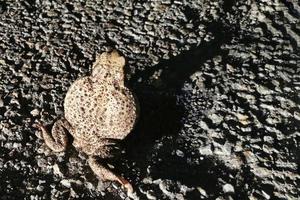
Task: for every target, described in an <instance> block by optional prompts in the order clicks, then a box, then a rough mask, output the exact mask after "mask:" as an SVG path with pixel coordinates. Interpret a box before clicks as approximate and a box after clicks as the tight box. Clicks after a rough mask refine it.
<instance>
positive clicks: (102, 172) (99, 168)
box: [88, 156, 133, 196]
mask: <svg viewBox="0 0 300 200" xmlns="http://www.w3.org/2000/svg"><path fill="white" fill-rule="evenodd" d="M88 163H89V165H90V167H91V169H92V170H93V172H94V173H95V174H96V175H97V176H98V177H99V178H100V179H102V180H104V181H106V180H110V181H117V182H119V183H120V184H121V185H122V186H123V187H124V188H126V190H127V195H128V196H132V194H133V187H132V185H131V184H130V183H129V182H128V181H127V180H126V179H124V178H123V177H121V176H119V175H117V174H115V173H113V172H112V171H111V170H110V169H109V168H108V167H106V166H105V165H106V164H104V163H100V162H98V161H97V160H96V158H95V157H94V156H90V157H89V160H88Z"/></svg>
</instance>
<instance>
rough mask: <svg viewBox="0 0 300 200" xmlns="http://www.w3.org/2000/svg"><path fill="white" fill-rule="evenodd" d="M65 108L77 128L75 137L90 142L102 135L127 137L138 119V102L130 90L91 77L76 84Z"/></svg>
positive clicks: (67, 96)
mask: <svg viewBox="0 0 300 200" xmlns="http://www.w3.org/2000/svg"><path fill="white" fill-rule="evenodd" d="M64 109H65V118H66V119H67V120H68V121H69V123H70V124H71V126H72V127H73V128H74V130H75V132H74V133H73V134H74V138H75V139H80V140H84V141H85V142H87V143H94V142H98V141H99V139H101V138H114V139H123V138H124V137H125V136H126V135H127V134H128V133H129V132H130V131H131V130H132V128H133V126H134V124H135V121H136V118H137V109H136V102H135V99H134V96H133V95H132V93H131V92H130V91H129V89H127V88H125V87H115V86H114V84H112V82H111V81H107V80H106V81H103V80H99V79H94V78H91V77H83V78H81V79H78V80H77V81H75V82H74V83H73V84H72V86H71V87H70V89H69V91H68V93H67V95H66V98H65V102H64Z"/></svg>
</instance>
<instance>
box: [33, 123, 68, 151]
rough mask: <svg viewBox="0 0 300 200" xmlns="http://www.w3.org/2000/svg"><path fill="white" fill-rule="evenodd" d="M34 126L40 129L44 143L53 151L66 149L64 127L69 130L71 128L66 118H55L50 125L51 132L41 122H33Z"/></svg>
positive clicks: (66, 142)
mask: <svg viewBox="0 0 300 200" xmlns="http://www.w3.org/2000/svg"><path fill="white" fill-rule="evenodd" d="M34 127H35V128H39V129H40V130H41V131H42V136H43V138H44V140H45V143H46V145H47V146H48V147H49V148H50V149H51V150H53V151H54V152H61V151H64V150H65V149H66V147H67V144H68V136H67V133H66V130H65V129H67V130H69V129H70V128H71V127H70V124H69V123H68V122H67V120H65V119H60V120H57V121H56V122H55V123H54V125H53V127H52V131H51V134H50V133H49V132H48V131H47V129H46V127H45V126H43V125H42V124H41V123H38V124H35V125H34Z"/></svg>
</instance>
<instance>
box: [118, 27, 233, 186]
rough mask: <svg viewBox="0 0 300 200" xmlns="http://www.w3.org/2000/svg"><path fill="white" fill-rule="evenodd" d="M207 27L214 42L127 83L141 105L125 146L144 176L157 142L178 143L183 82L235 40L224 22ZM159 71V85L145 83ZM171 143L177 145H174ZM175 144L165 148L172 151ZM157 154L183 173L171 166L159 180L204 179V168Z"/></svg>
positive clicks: (159, 174) (140, 73)
mask: <svg viewBox="0 0 300 200" xmlns="http://www.w3.org/2000/svg"><path fill="white" fill-rule="evenodd" d="M207 27H208V31H209V32H210V33H212V34H213V36H214V38H215V39H213V40H212V41H210V42H203V43H202V44H200V45H199V46H198V47H195V48H193V49H191V50H189V51H187V52H185V53H182V54H181V55H179V56H177V57H173V58H171V59H169V60H163V61H161V62H160V63H159V64H158V65H156V66H154V67H151V68H149V69H146V70H145V71H140V72H137V73H136V74H135V75H134V76H133V77H132V78H131V80H130V82H128V84H129V85H130V86H131V87H132V88H134V91H135V93H136V95H137V97H138V99H139V102H140V107H141V110H140V118H139V121H138V123H137V126H136V128H135V130H134V131H133V132H132V133H131V134H130V135H128V137H127V138H126V139H125V141H124V144H125V147H126V150H127V155H128V160H129V161H130V162H134V163H136V166H137V167H138V168H139V169H140V173H141V176H142V177H143V175H145V174H146V173H147V172H146V171H147V167H148V165H149V161H148V163H147V158H149V156H151V152H152V150H153V147H154V146H155V145H156V144H157V142H156V141H157V140H159V139H162V138H163V137H164V136H169V137H168V138H171V140H173V141H175V140H176V138H177V135H178V133H179V131H180V129H181V128H182V125H183V123H182V122H181V120H182V118H183V114H184V109H183V108H182V107H181V106H180V105H179V104H178V102H177V98H178V95H180V90H181V88H182V87H183V84H184V82H185V81H187V80H188V79H189V77H190V75H192V74H193V73H195V72H196V71H197V70H201V68H200V67H201V65H202V64H203V63H204V62H205V61H207V60H208V59H210V58H213V57H214V56H216V55H221V54H224V53H226V52H224V51H222V50H221V45H222V44H224V43H225V42H226V41H228V40H230V39H231V38H232V33H229V31H228V29H227V28H225V27H224V25H223V24H222V23H211V24H209V25H208V26H207ZM157 71H161V75H160V78H159V84H158V85H155V86H153V85H151V84H149V82H147V83H146V81H149V80H150V79H151V78H150V77H151V76H152V75H153V74H154V73H155V72H157ZM138 80H142V81H138ZM143 81H145V82H143ZM172 144H174V142H173V143H172ZM172 144H170V145H169V146H168V147H166V148H167V149H170V148H172ZM162 150H166V149H165V147H163V148H162V149H160V150H157V151H162ZM157 154H158V155H159V156H161V160H165V161H168V162H169V163H172V165H173V166H170V167H171V168H173V169H174V168H177V167H176V166H178V167H180V168H181V169H184V170H183V171H182V172H181V173H180V174H178V170H170V169H168V167H166V168H160V170H163V171H160V172H159V173H156V175H157V177H156V178H168V179H171V180H175V181H176V180H178V181H181V182H182V183H184V184H193V185H194V184H198V183H195V182H194V181H193V182H191V180H196V179H198V180H201V178H199V176H202V175H203V174H201V173H198V172H197V173H196V171H199V168H201V167H199V166H194V167H190V166H188V165H187V163H186V161H183V160H178V157H177V160H176V158H175V157H174V159H173V158H172V156H169V155H167V154H168V153H160V152H158V153H157ZM203 165H205V166H206V167H204V168H208V167H209V166H210V164H209V163H203ZM166 166H168V165H166ZM202 168H203V167H202ZM202 168H201V169H202ZM207 171H208V170H207ZM151 175H152V174H151ZM153 175H154V174H153ZM128 176H131V177H133V179H134V174H128ZM159 176H163V177H159ZM191 176H194V178H191ZM195 176H196V177H195ZM137 181H138V180H137ZM212 181H214V180H212ZM215 181H216V180H215ZM212 184H214V183H212Z"/></svg>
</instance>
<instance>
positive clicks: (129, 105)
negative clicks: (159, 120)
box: [41, 51, 138, 192]
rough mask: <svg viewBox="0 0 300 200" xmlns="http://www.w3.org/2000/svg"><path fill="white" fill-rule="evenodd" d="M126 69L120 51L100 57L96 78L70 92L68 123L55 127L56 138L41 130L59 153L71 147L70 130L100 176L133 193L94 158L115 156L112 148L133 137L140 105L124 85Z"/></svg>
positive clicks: (84, 80) (85, 79) (76, 84)
mask: <svg viewBox="0 0 300 200" xmlns="http://www.w3.org/2000/svg"><path fill="white" fill-rule="evenodd" d="M124 66H125V59H124V57H122V56H120V55H119V54H118V52H117V51H112V52H110V53H107V52H105V53H102V54H101V55H100V56H98V57H97V59H96V62H95V63H94V65H93V71H92V74H91V75H90V76H86V77H82V78H80V79H78V80H76V81H75V82H74V83H73V84H72V85H71V87H70V89H69V91H68V92H67V95H66V97H65V101H64V111H65V119H61V120H58V121H57V122H56V123H55V124H54V126H53V129H52V134H49V133H48V132H47V131H46V129H45V128H44V127H43V126H41V129H42V133H43V138H44V139H45V143H46V144H47V145H48V146H49V148H51V149H52V150H53V151H56V152H59V151H63V150H65V149H66V147H67V137H66V132H65V131H64V128H65V129H67V130H68V131H69V133H70V134H71V135H72V136H73V137H74V143H73V145H74V146H75V147H76V148H77V149H79V150H81V151H83V152H85V153H86V154H88V155H90V159H89V164H90V167H91V169H92V170H93V171H94V172H95V174H96V175H98V176H99V177H100V178H101V179H103V180H113V181H118V182H119V183H121V184H122V185H124V186H125V187H126V188H127V190H128V191H129V192H132V187H131V185H130V184H129V183H128V181H126V180H125V179H124V178H122V177H120V176H118V175H116V174H114V173H113V172H111V171H110V170H109V168H108V167H107V166H106V164H104V163H102V164H101V162H97V161H96V159H95V158H94V156H98V157H99V158H107V157H111V156H113V155H111V152H112V151H111V150H112V148H114V146H115V145H116V142H117V141H118V140H121V139H123V138H124V137H125V136H127V135H128V134H129V133H130V131H131V130H132V129H133V127H134V124H135V122H136V119H137V115H138V105H137V102H136V100H135V97H134V96H133V94H132V92H131V91H130V90H129V89H128V88H127V87H126V86H125V85H124V70H123V68H124Z"/></svg>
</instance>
